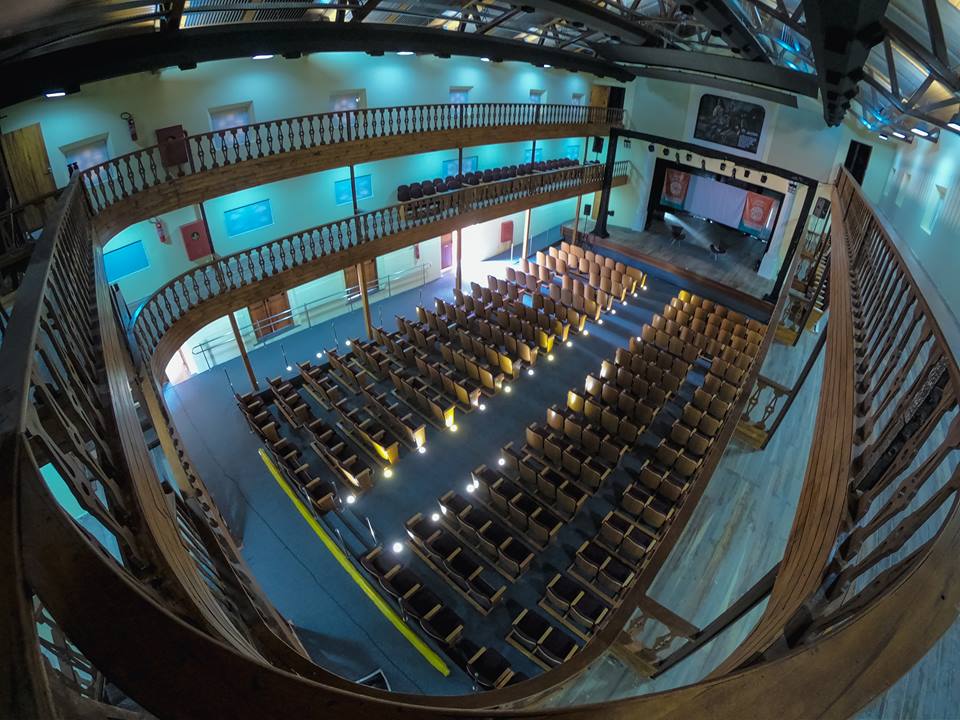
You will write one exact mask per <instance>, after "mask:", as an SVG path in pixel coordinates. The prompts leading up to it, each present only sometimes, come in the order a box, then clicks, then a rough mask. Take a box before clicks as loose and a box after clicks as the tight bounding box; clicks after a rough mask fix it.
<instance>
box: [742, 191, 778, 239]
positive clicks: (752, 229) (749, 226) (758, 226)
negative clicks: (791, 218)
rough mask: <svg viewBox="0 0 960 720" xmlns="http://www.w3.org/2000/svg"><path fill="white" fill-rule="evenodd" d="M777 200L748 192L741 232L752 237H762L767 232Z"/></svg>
mask: <svg viewBox="0 0 960 720" xmlns="http://www.w3.org/2000/svg"><path fill="white" fill-rule="evenodd" d="M774 202H775V200H774V199H773V198H772V197H768V196H766V195H758V194H757V193H753V192H748V193H747V202H746V203H745V204H744V206H743V216H742V217H741V219H740V230H742V231H743V232H748V233H750V234H751V235H760V234H762V233H763V232H764V230H766V227H767V223H768V222H769V220H770V213H771V211H772V210H773V204H774Z"/></svg>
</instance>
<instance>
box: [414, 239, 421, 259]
mask: <svg viewBox="0 0 960 720" xmlns="http://www.w3.org/2000/svg"><path fill="white" fill-rule="evenodd" d="M413 259H414V260H419V259H420V243H417V244H416V245H414V246H413Z"/></svg>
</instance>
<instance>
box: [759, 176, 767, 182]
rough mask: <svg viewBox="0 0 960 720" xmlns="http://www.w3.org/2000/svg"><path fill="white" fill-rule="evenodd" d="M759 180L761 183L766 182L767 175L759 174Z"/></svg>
mask: <svg viewBox="0 0 960 720" xmlns="http://www.w3.org/2000/svg"><path fill="white" fill-rule="evenodd" d="M760 182H762V183H765V182H767V176H766V175H761V176H760Z"/></svg>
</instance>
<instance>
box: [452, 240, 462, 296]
mask: <svg viewBox="0 0 960 720" xmlns="http://www.w3.org/2000/svg"><path fill="white" fill-rule="evenodd" d="M453 242H454V243H455V244H456V251H457V271H456V288H457V290H463V275H462V273H461V268H460V259H461V258H462V254H461V252H460V246H461V245H462V237H461V235H460V228H457V230H456V233H455V235H454V238H453Z"/></svg>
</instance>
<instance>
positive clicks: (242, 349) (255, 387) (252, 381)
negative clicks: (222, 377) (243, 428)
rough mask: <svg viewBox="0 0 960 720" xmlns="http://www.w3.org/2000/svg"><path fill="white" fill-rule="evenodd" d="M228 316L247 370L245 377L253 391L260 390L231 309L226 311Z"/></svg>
mask: <svg viewBox="0 0 960 720" xmlns="http://www.w3.org/2000/svg"><path fill="white" fill-rule="evenodd" d="M227 317H228V318H230V329H231V330H233V338H234V340H236V341H237V348H239V350H240V358H241V359H242V360H243V367H244V368H246V370H247V377H248V378H250V385H251V387H252V388H253V391H254V392H260V386H259V385H258V384H257V376H256V375H254V374H253V366H252V365H251V364H250V356H249V355H247V348H246V346H245V345H244V344H243V337H241V335H240V328H239V327H237V319H236V318H235V317H234V315H233V311H230V312H228V313H227Z"/></svg>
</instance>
